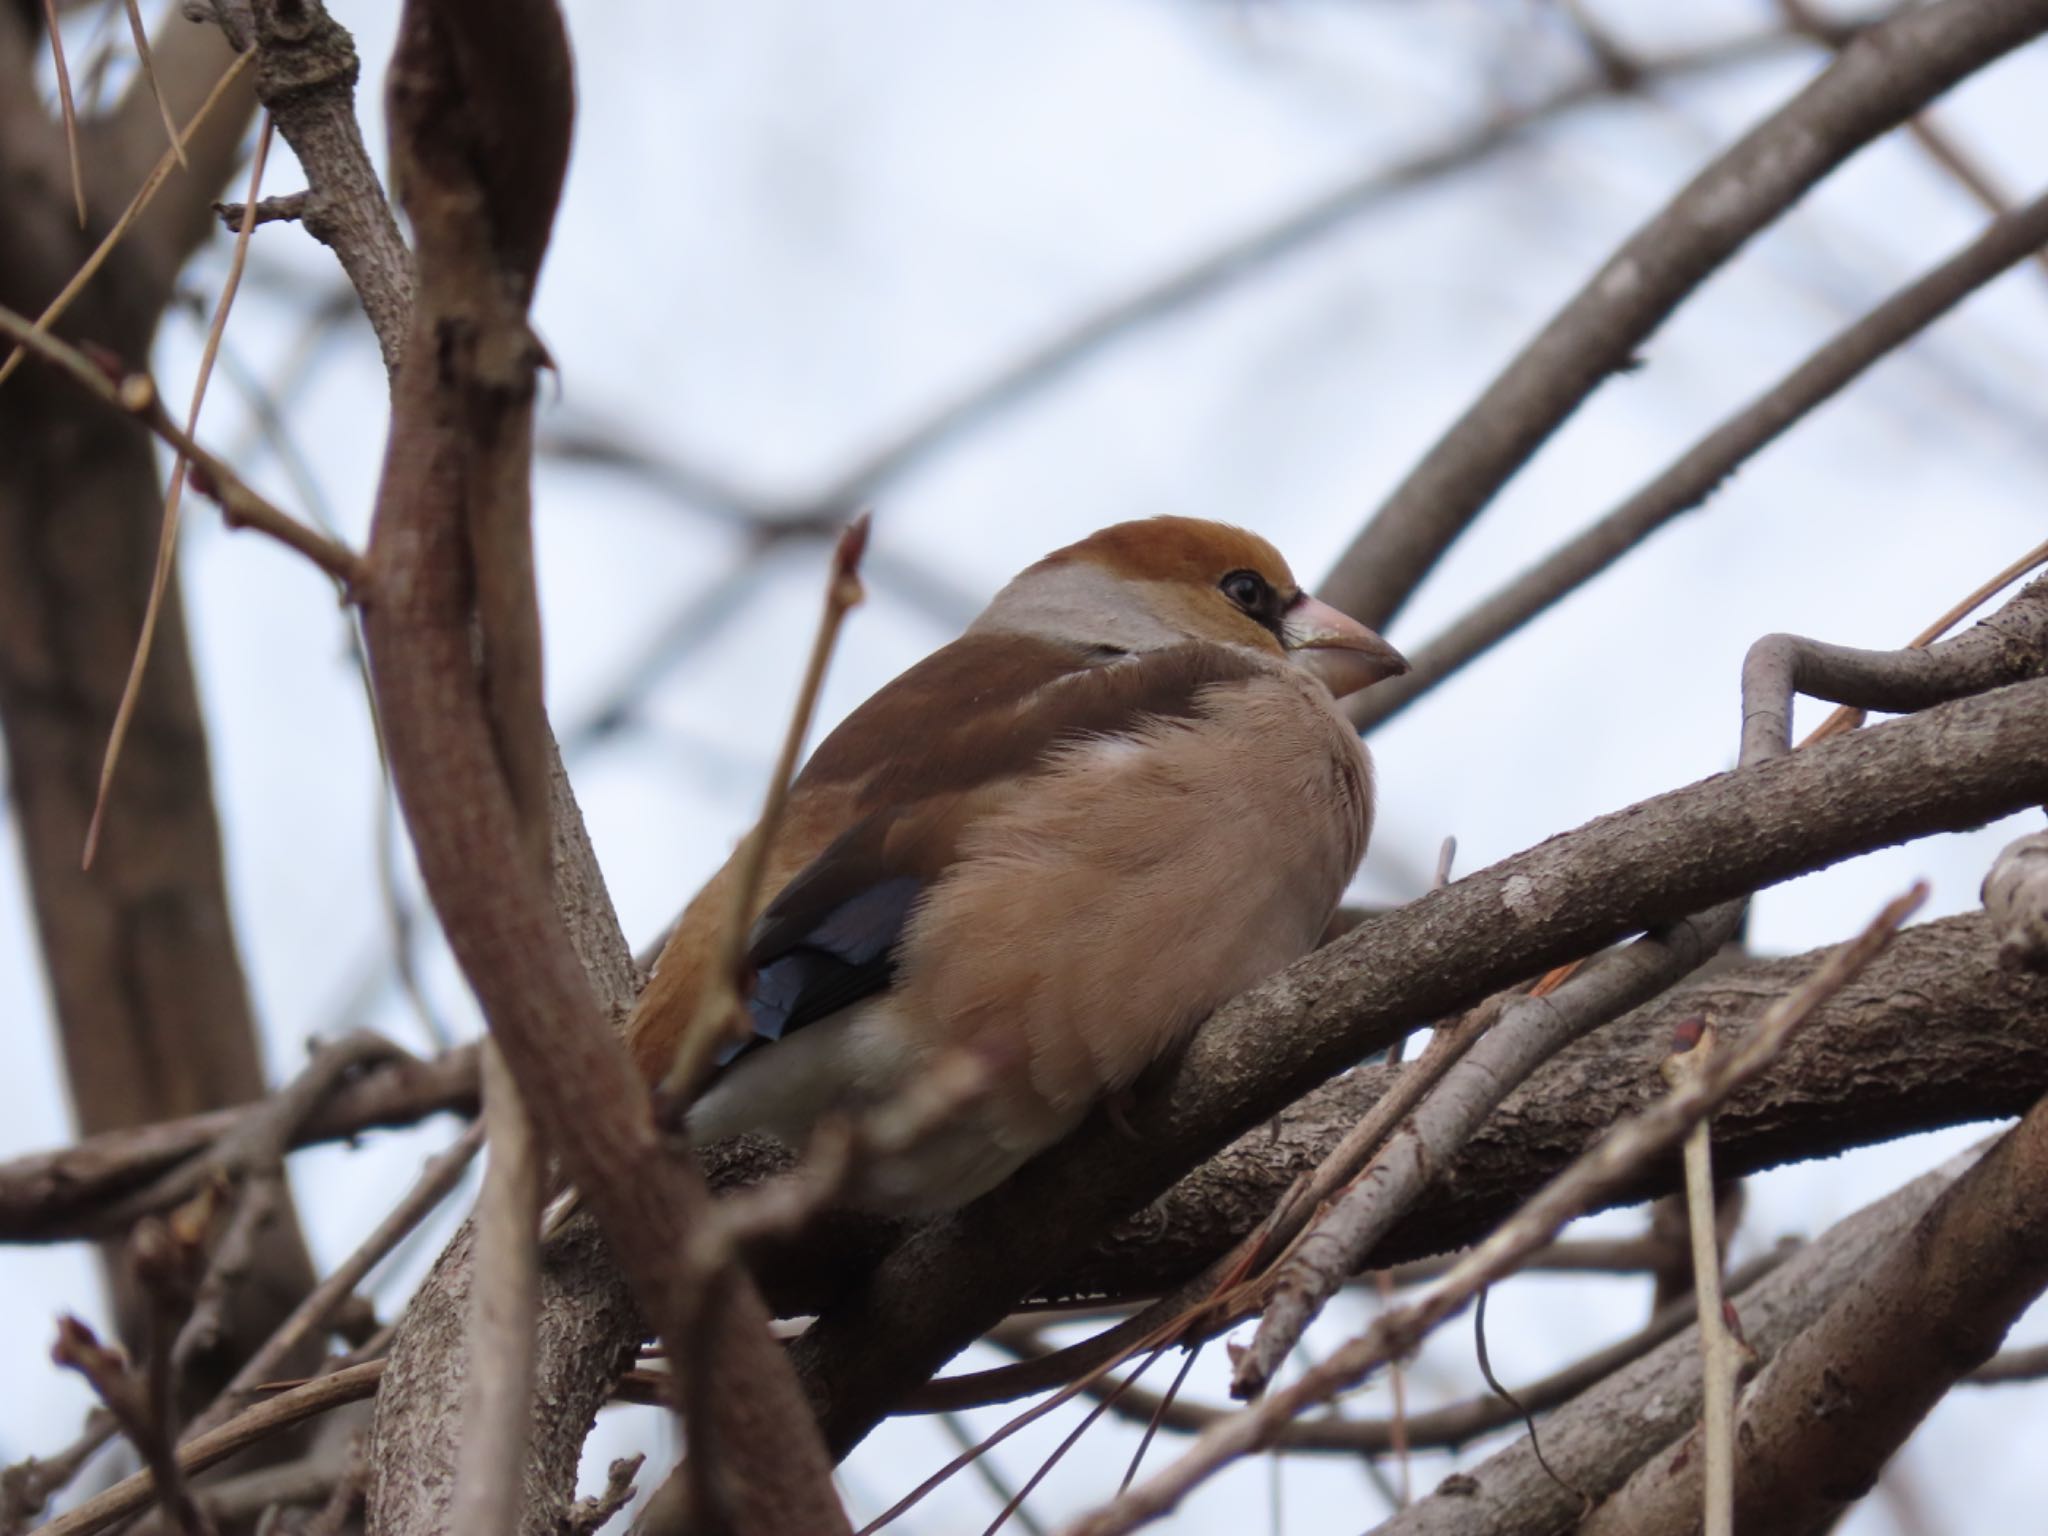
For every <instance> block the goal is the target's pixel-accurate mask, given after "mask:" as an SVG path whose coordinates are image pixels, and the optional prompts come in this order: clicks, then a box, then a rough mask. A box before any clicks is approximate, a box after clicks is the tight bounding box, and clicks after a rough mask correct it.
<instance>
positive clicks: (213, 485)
mask: <svg viewBox="0 0 2048 1536" xmlns="http://www.w3.org/2000/svg"><path fill="white" fill-rule="evenodd" d="M0 332H4V333H5V334H7V335H10V336H12V337H14V339H15V341H16V342H17V343H19V347H18V348H17V351H16V355H17V356H19V355H21V353H22V352H24V351H26V352H33V353H35V354H36V355H37V356H39V357H41V358H43V359H44V360H45V361H47V362H50V363H52V364H54V365H56V366H57V367H58V368H60V369H62V370H63V371H64V372H65V373H67V374H69V375H70V376H71V378H72V379H73V380H74V381H75V382H77V383H79V384H82V385H84V386H85V388H86V389H88V390H90V391H91V392H92V393H93V394H95V395H97V396H98V397H99V398H100V399H102V400H104V401H105V402H106V403H107V404H108V405H111V406H113V407H114V408H115V409H116V410H120V411H124V412H126V413H127V414H128V415H130V416H133V417H134V418H135V419H136V420H137V421H140V422H141V423H142V424H143V425H144V426H146V427H147V428H149V430H150V431H151V432H154V433H155V434H156V435H157V436H158V437H159V438H161V439H162V440H163V441H164V442H166V443H168V444H169V445H170V446H171V447H172V448H174V449H176V450H177V451H178V452H179V453H181V454H183V455H184V456H185V457H186V458H187V459H189V460H190V461H191V463H192V484H193V488H194V489H195V490H198V491H199V492H200V493H201V494H202V495H206V496H210V497H212V498H213V499H214V500H215V501H217V502H219V503H220V509H221V516H222V518H223V520H224V521H225V522H226V523H227V525H228V526H229V527H230V528H254V529H256V530H257V531H258V532H261V533H267V534H269V535H270V537H272V538H273V539H276V540H277V541H278V542H279V543H281V544H283V545H285V546H287V547H288V548H291V549H295V550H297V551H298V552H299V553H300V554H302V555H304V556H305V557H306V558H307V559H309V560H311V561H312V562H313V563H314V564H315V565H317V566H319V567H320V569H321V570H323V571H325V572H326V573H327V574H328V575H330V576H332V577H333V578H334V579H335V580H336V581H338V582H340V583H341V584H342V586H343V587H344V588H345V589H347V590H349V591H351V592H352V591H353V590H354V589H355V586H356V584H357V583H358V582H359V581H360V580H361V579H362V561H361V559H360V558H359V557H358V556H357V554H356V553H355V551H354V550H352V549H349V548H347V547H346V546H344V545H342V544H340V543H337V542H336V541H335V540H333V539H330V538H328V537H327V536H326V535H325V534H322V533H316V532H315V531H314V530H313V529H311V528H308V527H307V526H306V525H305V524H304V523H301V522H300V521H298V519H296V518H294V517H292V516H291V515H290V514H289V513H286V512H282V511H280V510H279V509H278V508H277V507H275V506H273V505H272V504H271V503H270V502H269V501H267V500H266V499H265V498H264V497H262V496H260V495H258V494H257V492H256V491H255V490H254V489H253V488H252V487H251V486H250V485H249V484H248V483H247V482H246V481H245V480H243V479H242V477H241V476H240V475H238V474H236V473H235V471H234V470H233V469H232V468H230V467H229V466H228V464H227V463H226V462H225V461H224V460H222V459H220V458H218V457H216V456H215V455H214V454H213V453H211V452H209V451H208V450H207V449H205V448H202V447H200V446H199V444H198V443H197V442H195V441H193V439H192V436H191V434H190V433H188V432H186V431H185V430H184V429H183V428H182V427H180V426H179V425H178V424H177V423H176V422H175V421H173V420H171V416H170V413H169V412H168V411H166V410H165V409H164V403H163V399H162V397H161V396H159V395H158V393H157V388H156V385H155V384H154V383H153V382H152V381H151V380H150V378H149V375H147V374H143V373H114V372H110V371H109V370H107V369H104V368H100V367H97V366H95V364H94V363H93V361H92V360H91V359H90V358H88V357H87V356H86V355H85V354H84V353H83V352H80V351H79V350H78V349H77V348H75V347H73V346H71V345H70V344H69V343H67V342H63V341H59V340H58V339H57V338H56V337H54V336H52V335H50V334H48V333H47V332H46V331H43V330H41V329H39V328H38V327H37V326H35V325H32V324H30V323H29V322H28V321H27V320H25V319H23V318H22V317H21V316H20V315H17V314H16V313H14V311H13V310H11V309H5V308H0ZM4 372H5V370H4V369H0V374H4Z"/></svg>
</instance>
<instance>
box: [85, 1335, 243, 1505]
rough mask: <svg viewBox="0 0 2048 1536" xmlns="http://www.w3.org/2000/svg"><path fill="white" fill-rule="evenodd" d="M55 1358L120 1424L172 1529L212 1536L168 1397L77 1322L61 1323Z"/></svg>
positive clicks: (117, 1353)
mask: <svg viewBox="0 0 2048 1536" xmlns="http://www.w3.org/2000/svg"><path fill="white" fill-rule="evenodd" d="M51 1356H52V1358H53V1359H55V1360H56V1362H57V1363H58V1364H59V1365H64V1366H69V1367H70V1368H71V1369H72V1370H75V1371H77V1372H78V1373H79V1375H81V1376H83V1377H84V1378H85V1379H86V1380H87V1381H88V1382H90V1383H91V1384H92V1389H93V1391H94V1393H96V1394H97V1395H98V1397H99V1400H100V1401H101V1402H102V1403H103V1404H105V1405H106V1409H107V1411H108V1412H109V1413H111V1414H112V1415H113V1416H114V1418H115V1420H116V1421H117V1422H118V1423H119V1424H120V1426H121V1433H123V1434H124V1435H126V1436H127V1437H128V1438H129V1439H130V1440H131V1441H133V1442H134V1445H135V1449H136V1450H137V1452H139V1453H140V1454H141V1456H142V1459H143V1461H144V1462H145V1463H146V1464H147V1465H148V1467H149V1469H150V1470H149V1476H150V1479H151V1481H152V1483H153V1484H154V1488H155V1492H156V1496H157V1498H158V1499H159V1500H160V1501H161V1502H162V1504H163V1507H164V1512H165V1513H166V1514H167V1515H169V1516H170V1519H171V1522H172V1524H174V1525H175V1526H177V1528H178V1529H179V1530H180V1531H182V1532H184V1533H185V1536H213V1522H212V1521H210V1520H208V1519H207V1518H206V1515H205V1512H204V1511H202V1510H201V1509H200V1508H199V1506H198V1504H197V1503H195V1502H194V1500H193V1498H192V1490H191V1488H190V1487H188V1486H187V1485H186V1482H185V1469H184V1468H183V1467H182V1466H180V1465H179V1461H178V1457H177V1455H176V1454H175V1452H174V1450H173V1447H172V1436H171V1426H170V1424H169V1422H168V1421H167V1419H166V1418H165V1415H164V1409H165V1407H166V1401H165V1399H166V1398H167V1396H168V1394H167V1393H165V1394H161V1395H160V1394H158V1393H157V1392H154V1391H152V1390H151V1389H150V1386H149V1385H148V1384H146V1383H145V1382H143V1381H138V1380H137V1379H136V1375H135V1372H134V1371H133V1370H131V1369H130V1368H129V1365H128V1362H127V1360H126V1359H124V1358H123V1357H122V1355H121V1354H120V1352H119V1351H118V1350H110V1349H108V1348H106V1347H105V1346H104V1345H102V1344H101V1343H100V1341H99V1340H98V1339H97V1338H96V1337H94V1335H93V1331H92V1330H91V1329H90V1328H88V1327H86V1326H85V1324H84V1323H81V1322H80V1321H79V1320H78V1319H77V1318H75V1317H63V1318H59V1319H58V1320H57V1344H56V1347H55V1348H54V1349H53V1350H52V1351H51ZM54 1525H55V1522H53V1523H52V1525H51V1526H48V1527H45V1529H46V1530H48V1529H53V1528H54Z"/></svg>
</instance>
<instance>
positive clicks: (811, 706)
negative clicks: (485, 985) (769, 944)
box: [661, 512, 870, 1107]
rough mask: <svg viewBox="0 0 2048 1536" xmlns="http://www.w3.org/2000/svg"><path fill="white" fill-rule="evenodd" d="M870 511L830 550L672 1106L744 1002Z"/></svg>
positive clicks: (666, 1087) (680, 1062) (854, 586)
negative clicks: (759, 905) (762, 911)
mask: <svg viewBox="0 0 2048 1536" xmlns="http://www.w3.org/2000/svg"><path fill="white" fill-rule="evenodd" d="M869 523H870V518H869V514H867V513H866V512H863V513H861V514H860V515H859V516H858V517H856V518H854V520H853V521H852V522H851V523H849V524H848V525H847V527H846V530H845V531H844V532H843V533H841V534H840V536H839V543H838V545H837V547H836V548H835V549H834V550H833V552H832V569H831V574H830V575H829V576H828V577H827V578H826V581H825V607H824V612H823V614H822V615H821V616H820V618H819V620H818V630H817V634H816V636H815V637H814V638H813V640H812V642H811V654H810V659H809V660H808V661H807V662H806V663H805V666H804V678H803V683H802V685H801V686H800V687H799V688H798V690H797V698H796V707H795V708H794V709H793V710H791V712H790V717H789V728H788V730H786V731H785V732H784V733H783V737H782V750H781V752H780V753H779V754H778V755H777V757H776V759H775V768H774V770H773V772H772V773H771V774H770V775H769V778H768V797H767V802H766V804H764V805H763V806H762V808H761V819H760V820H759V821H758V822H757V823H756V824H755V826H754V830H753V831H752V832H751V833H749V834H748V836H747V841H746V849H745V852H744V853H743V854H742V855H741V858H740V862H739V869H738V873H737V875H736V876H735V878H734V880H733V886H732V906H731V907H730V908H729V909H728V910H727V912H726V917H725V927H724V930H723V932H722V933H721V936H720V943H719V955H718V960H717V963H716V964H714V965H713V966H712V968H711V972H710V975H709V977H708V978H707V980H706V982H705V986H704V992H703V995H702V996H701V997H700V998H699V999H698V1001H697V1012H696V1014H695V1016H694V1017H693V1018H692V1019H691V1020H690V1022H689V1025H688V1026H687V1027H686V1028H685V1029H684V1031H683V1033H682V1035H681V1037H680V1038H679V1039H678V1040H677V1042H676V1055H675V1061H674V1062H673V1063H672V1064H671V1066H670V1067H669V1071H668V1075H667V1077H665V1078H664V1079H663V1080H662V1084H661V1094H662V1096H663V1097H664V1098H666V1099H667V1100H668V1101H669V1103H670V1104H671V1105H672V1106H677V1107H680V1106H681V1105H683V1104H686V1103H687V1102H688V1101H689V1099H690V1096H691V1094H692V1091H693V1090H694V1089H695V1087H696V1086H697V1083H698V1081H699V1079H700V1078H701V1077H702V1075H703V1072H704V1069H705V1068H706V1067H707V1066H709V1065H710V1062H711V1058H712V1056H713V1055H714V1054H715V1053H716V1051H717V1050H718V1047H719V1046H720V1045H721V1044H722V1043H723V1042H724V1040H725V1039H726V1037H727V1033H728V1031H729V1030H730V1028H731V1020H732V1018H733V1015H734V1013H735V1011H736V1010H737V1008H738V1007H739V980H740V976H739V972H740V962H741V960H742V958H743V957H744V956H745V953H746V946H747V931H748V929H749V928H750V927H751V926H752V919H753V912H754V903H755V902H756V900H757V899H758V898H759V895H760V890H761V880H762V877H763V876H764V875H765V874H766V872H767V868H768V854H769V851H770V850H771V849H773V848H774V846H775V838H776V834H777V833H778V832H779V831H780V830H781V827H782V812H783V807H784V806H785V805H786V804H787V803H788V801H789V784H790V780H791V779H792V778H794V777H795V776H796V764H797V758H798V757H799V756H800V755H801V754H802V752H803V747H804V741H805V739H806V738H807V737H808V736H809V735H810V730H811V716H812V714H813V713H814V712H815V711H816V709H817V704H818V694H819V691H820V690H821V689H822V688H823V687H824V684H825V668H826V667H827V665H828V664H829V663H830V662H831V660H832V652H833V649H834V648H835V647H836V646H837V645H838V643H839V630H840V627H841V625H842V624H843V623H844V622H845V620H846V615H847V614H848V613H850V612H852V610H853V608H854V607H855V605H856V604H858V603H859V602H860V600H861V597H862V595H863V594H862V591H861V584H860V561H861V555H862V554H863V553H864V552H865V551H866V549H867V545H868V528H869Z"/></svg>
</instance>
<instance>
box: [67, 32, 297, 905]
mask: <svg viewBox="0 0 2048 1536" xmlns="http://www.w3.org/2000/svg"><path fill="white" fill-rule="evenodd" d="M127 3H128V15H129V18H130V20H131V21H132V22H133V23H134V25H135V27H136V29H137V37H138V39H142V38H143V37H144V34H143V33H142V31H141V28H142V17H141V15H140V13H138V12H137V10H136V8H135V6H136V0H127ZM155 87H156V77H155V75H154V74H152V75H151V76H150V88H151V89H152V90H154V89H155ZM157 99H158V100H159V101H161V100H162V99H163V98H162V97H161V96H159V97H158V98H157ZM165 110H166V112H168V111H169V108H166V109H165ZM269 158H270V119H269V117H267V116H266V117H265V118H264V119H263V128H262V131H261V132H259V133H258V134H257V135H256V156H255V160H254V163H253V164H252V165H251V166H250V168H249V198H250V201H251V203H252V204H253V203H254V201H255V198H256V191H257V189H258V188H259V187H260V186H262V184H263V166H264V162H265V161H267V160H268V159H269ZM255 227H256V226H255V224H254V223H253V222H252V221H250V220H248V219H244V220H243V221H242V227H241V229H240V230H239V231H237V232H236V235H235V252H234V255H233V256H232V257H231V258H230V259H229V261H228V275H227V279H226V281H225V282H223V283H222V284H221V289H220V302H219V303H218V304H216V305H215V306H214V310H213V323H212V324H211V325H209V326H208V327H207V331H206V347H205V349H204V350H203V351H202V352H201V353H200V354H199V375H198V378H197V379H195V380H194V382H193V385H192V404H191V407H190V408H189V409H188V410H187V411H186V413H185V431H186V434H187V435H188V436H189V435H191V434H193V433H196V432H197V431H198V430H199V407H200V406H201V405H202V404H203V403H204V402H205V400H206V385H207V381H208V380H209V379H211V378H212V377H213V362H214V359H215V358H216V357H218V356H219V355H220V339H221V335H222V333H223V332H224V331H226V330H227V325H228V310H229V309H230V308H231V307H232V306H233V305H234V302H235V293H236V291H237V290H238V289H239V288H240V287H241V286H242V268H243V266H244V265H245V264H246V263H247V262H248V259H249V235H250V232H251V231H252V230H254V228H255ZM187 463H188V461H187V460H186V458H185V456H184V455H183V454H180V455H178V458H177V461H176V462H175V463H174V464H173V465H172V466H171V485H170V489H169V490H168V491H167V492H165V494H164V522H163V531H162V532H161V533H160V534H158V536H157V546H156V569H155V571H154V572H153V573H152V575H151V577H150V582H149V599H148V601H147V602H146V603H145V604H144V606H143V610H142V633H141V634H140V635H138V636H137V637H136V640H135V657H134V659H133V660H132V661H130V662H129V664H128V680H127V682H126V683H124V684H123V685H122V687H121V701H120V703H118V704H117V705H115V706H114V724H113V728H112V729H111V730H110V731H108V733H107V751H106V755H105V757H103V758H102V759H101V760H100V783H99V790H98V792H97V793H96V794H95V795H94V797H93V803H92V819H91V820H90V821H88V822H87V823H86V828H85V853H84V855H83V857H82V858H81V860H80V863H81V865H82V866H83V867H84V868H86V869H91V868H92V856H93V852H94V850H95V849H97V848H98V847H99V841H100V827H101V825H102V823H103V821H104V818H105V816H106V814H107V794H108V792H109V791H110V790H112V788H113V787H114V768H115V765H116V764H118V763H119V762H120V761H121V743H122V742H123V741H125V740H127V737H128V725H129V722H130V721H131V720H132V719H133V718H134V716H135V704H136V701H137V700H138V699H140V698H141V697H142V673H143V669H144V668H145V667H147V666H148V665H149V651H150V645H151V642H153V641H154V640H155V639H156V626H157V619H158V617H159V615H160V614H161V613H162V612H163V605H164V594H165V592H166V591H168V590H169V588H170V584H171V566H172V564H173V562H174V561H175V560H176V558H177V553H178V507H179V503H180V502H181V501H182V499H183V497H184V492H185V472H186V467H187Z"/></svg>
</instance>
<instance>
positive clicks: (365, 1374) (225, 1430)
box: [37, 1360, 384, 1536]
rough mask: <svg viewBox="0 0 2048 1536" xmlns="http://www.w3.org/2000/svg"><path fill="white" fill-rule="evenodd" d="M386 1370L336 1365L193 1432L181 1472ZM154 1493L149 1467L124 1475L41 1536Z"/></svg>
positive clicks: (263, 1435) (368, 1386)
mask: <svg viewBox="0 0 2048 1536" xmlns="http://www.w3.org/2000/svg"><path fill="white" fill-rule="evenodd" d="M383 1374H384V1362H383V1361H381V1360H372V1361H369V1362H367V1363H366V1364H363V1365H357V1366H351V1367H349V1368H348V1369H347V1370H341V1371H336V1372H334V1373H333V1374H332V1375H330V1376H321V1377H318V1378H316V1379H314V1380H312V1381H309V1382H305V1383H303V1384H301V1385H299V1386H296V1387H293V1388H291V1389H290V1390H289V1391H285V1392H280V1393H279V1394H278V1395H277V1396H276V1397H273V1398H271V1399H270V1400H269V1401H267V1402H263V1403H258V1404H257V1405H256V1406H255V1407H253V1408H251V1409H249V1410H248V1411H247V1412H246V1413H241V1414H237V1415H236V1416H235V1417H234V1418H232V1419H229V1420H228V1421H227V1422H226V1423H225V1424H222V1425H220V1426H219V1427H218V1428H216V1429H211V1430H208V1431H207V1432H206V1433H205V1434H203V1435H198V1436H195V1437H194V1438H193V1439H191V1440H189V1441H187V1442H186V1443H185V1444H184V1445H181V1446H179V1447H178V1449H177V1467H178V1472H179V1475H181V1476H184V1477H190V1476H191V1475H192V1474H193V1473H195V1472H203V1471H205V1470H206V1469H207V1468H208V1467H211V1466H214V1465H216V1464H217V1463H219V1462H222V1461H225V1460H226V1459H227V1458H228V1457H230V1456H232V1455H234V1454H235V1453H236V1452H237V1451H240V1450H245V1449H247V1448H248V1447H249V1446H252V1445H256V1444H258V1443H260V1442H262V1441H264V1440H267V1439H268V1438H270V1436H272V1435H275V1434H278V1433H280V1432H282V1431H284V1430H287V1429H290V1428H291V1427H292V1426H293V1425H295V1424H303V1423H304V1422H305V1421H306V1420H307V1419H311V1418H317V1417H318V1416H319V1415H321V1414H323V1413H327V1412H329V1411H331V1410H333V1409H335V1408H339V1407H341V1406H342V1405H343V1404H345V1403H357V1402H361V1401H362V1400H363V1399H364V1398H366V1397H369V1396H370V1395H371V1394H372V1393H374V1392H375V1391H376V1390H377V1382H378V1380H379V1379H380V1378H381V1377H382V1376H383ZM155 1497H156V1481H155V1479H154V1477H153V1476H152V1475H151V1474H150V1473H148V1472H138V1473H136V1474H135V1475H134V1476H133V1477H126V1478H123V1479H122V1480H121V1481H120V1482H118V1483H116V1484H114V1486H113V1487H111V1488H109V1489H107V1490H106V1492H104V1493H100V1494H95V1495H94V1496H93V1497H92V1498H90V1499H87V1500H86V1501H85V1502H84V1503H82V1504H80V1505H79V1506H78V1507H77V1508H76V1509H71V1510H67V1511H66V1512H65V1513H64V1514H61V1515H59V1516H58V1517H57V1518H56V1519H54V1520H52V1521H50V1522H49V1524H47V1525H45V1526H43V1527H42V1528H41V1530H40V1531H39V1532H38V1533H37V1536H94V1533H96V1532H98V1531H103V1530H105V1529H106V1528H107V1527H108V1526H110V1525H112V1524H113V1523H114V1522H115V1521H117V1520H123V1519H126V1518H127V1517H128V1516H130V1515H132V1514H135V1513H136V1512H137V1511H139V1510H142V1509H144V1508H146V1507H147V1506H148V1505H149V1503H150V1502H151V1501H152V1500H153V1499H154V1498H155Z"/></svg>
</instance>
